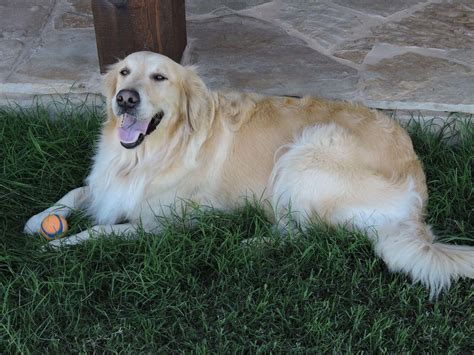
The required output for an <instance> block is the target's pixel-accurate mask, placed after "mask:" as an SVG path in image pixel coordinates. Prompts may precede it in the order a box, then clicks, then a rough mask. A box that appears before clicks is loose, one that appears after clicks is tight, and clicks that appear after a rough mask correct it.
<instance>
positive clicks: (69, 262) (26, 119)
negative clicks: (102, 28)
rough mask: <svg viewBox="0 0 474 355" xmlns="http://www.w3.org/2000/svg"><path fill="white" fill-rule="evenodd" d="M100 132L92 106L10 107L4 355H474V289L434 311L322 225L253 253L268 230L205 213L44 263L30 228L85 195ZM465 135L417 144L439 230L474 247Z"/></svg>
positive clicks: (0, 194)
mask: <svg viewBox="0 0 474 355" xmlns="http://www.w3.org/2000/svg"><path fill="white" fill-rule="evenodd" d="M99 120H100V115H98V114H96V113H94V112H88V111H87V109H86V108H82V110H77V111H75V112H72V113H71V112H69V113H64V114H62V115H59V116H57V117H56V118H55V120H54V122H53V121H51V120H50V119H49V117H48V114H47V112H45V110H43V109H42V108H38V109H37V110H34V111H30V112H22V111H18V110H17V111H12V110H5V109H3V110H2V109H0V157H2V160H3V161H4V163H3V165H2V170H1V172H0V226H1V228H0V234H1V240H0V285H1V289H0V292H1V298H0V301H1V321H0V353H16V352H22V353H29V352H37V353H49V352H52V353H59V352H68V353H69V352H88V353H92V352H98V353H103V352H128V353H138V352H178V351H187V352H189V351H195V352H228V351H231V350H232V351H239V350H240V351H246V350H247V351H248V350H250V351H252V352H254V351H257V350H259V351H262V352H268V351H278V352H290V351H291V352H303V351H311V352H356V351H357V352H360V351H367V352H375V351H377V352H402V351H407V352H434V353H440V352H441V353H446V352H447V351H449V352H453V353H454V352H466V353H468V352H469V353H470V352H472V351H473V350H474V306H473V304H474V303H473V301H474V283H473V282H472V281H469V280H465V281H461V282H457V283H456V284H455V285H454V287H452V289H451V290H450V292H449V293H448V294H445V295H444V296H443V297H441V299H439V301H438V302H436V303H433V302H430V301H429V300H428V295H427V292H426V291H425V290H424V289H423V288H422V287H421V286H419V285H412V284H411V283H410V281H409V279H408V278H407V277H405V276H403V275H399V274H390V273H389V272H388V271H387V269H386V267H385V265H384V264H383V262H382V261H381V260H379V259H378V258H376V257H375V256H374V254H373V252H372V249H371V246H370V243H369V242H368V241H367V240H366V239H365V238H364V237H363V236H362V235H355V234H353V233H349V232H346V231H344V230H342V229H331V228H328V227H325V226H314V227H313V228H311V229H310V230H308V231H307V232H305V233H304V235H303V236H302V237H301V238H297V239H293V240H291V241H288V242H285V241H282V240H278V238H276V240H275V242H274V243H272V244H271V245H270V244H269V245H263V246H260V247H259V246H250V247H249V246H244V245H242V243H241V241H242V240H243V239H245V238H249V237H263V236H266V235H268V234H269V228H270V226H269V224H268V222H267V221H266V220H265V218H264V217H263V215H262V212H261V210H260V209H259V208H258V207H255V206H252V205H250V204H249V205H248V206H247V207H246V208H244V209H241V210H239V211H235V212H234V213H231V214H226V213H221V212H218V211H211V212H207V213H204V212H202V213H200V214H199V215H198V223H197V227H196V228H193V229H192V230H188V229H186V228H185V227H184V224H183V223H180V221H179V220H176V221H174V222H173V223H169V224H168V225H167V228H166V230H165V232H164V233H163V234H162V235H148V234H146V233H141V235H140V236H139V238H138V239H137V240H123V239H120V238H110V239H107V240H105V239H102V240H95V241H91V242H89V243H87V244H84V245H80V246H78V247H75V248H69V249H63V250H60V251H58V252H53V251H46V252H42V251H40V248H41V246H42V245H43V244H44V242H43V241H42V240H40V238H39V237H38V238H31V237H26V236H24V235H23V234H22V228H23V225H24V222H25V221H26V220H27V218H28V217H29V216H31V215H32V214H34V213H37V212H39V211H40V210H42V209H43V208H45V207H47V206H48V205H50V204H51V203H52V202H54V201H56V200H57V199H58V198H60V197H61V196H62V195H63V194H64V193H65V192H67V191H69V190H70V189H72V188H74V187H77V186H79V185H81V184H82V182H83V179H84V177H85V175H86V174H87V172H88V167H89V165H90V158H91V154H92V147H93V146H94V141H95V139H96V136H97V132H98V130H99V128H100V123H99ZM464 121H465V122H464V124H458V129H459V132H458V133H455V131H453V130H452V124H447V125H446V126H445V127H443V129H442V131H441V133H429V131H430V130H429V129H427V128H422V127H421V126H420V125H417V124H414V125H412V127H411V128H410V132H411V135H412V137H413V140H414V144H415V147H416V150H417V152H418V153H419V154H420V155H421V157H422V159H423V162H424V164H425V167H426V170H427V175H428V185H429V190H430V194H431V196H430V204H429V216H428V217H427V219H428V221H429V223H431V224H433V225H434V228H435V230H436V231H437V233H438V234H439V235H440V236H441V237H442V238H443V239H445V240H448V241H449V242H453V243H469V244H471V245H473V244H474V219H473V206H474V201H473V179H472V167H473V157H474V122H473V121H472V120H470V119H469V118H467V119H465V120H464ZM453 135H456V136H455V137H454V138H453V137H450V136H453ZM453 140H455V141H457V143H456V144H452V143H451V142H452V141H453ZM71 222H72V229H73V230H75V231H77V230H79V228H81V226H82V227H84V225H87V220H85V219H84V218H82V217H81V216H75V218H72V220H71Z"/></svg>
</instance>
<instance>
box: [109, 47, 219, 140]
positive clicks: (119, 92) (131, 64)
mask: <svg viewBox="0 0 474 355" xmlns="http://www.w3.org/2000/svg"><path fill="white" fill-rule="evenodd" d="M104 83H105V94H106V96H107V109H108V116H109V117H108V119H109V120H110V122H111V123H112V124H113V125H114V127H115V128H116V134H117V136H118V138H119V140H120V143H121V144H122V146H123V147H125V148H127V149H132V148H135V147H137V146H139V145H140V144H141V143H142V142H143V141H145V140H146V139H147V136H148V135H152V134H153V133H154V131H155V130H160V129H163V130H166V129H168V130H171V129H173V130H174V131H176V130H177V128H178V127H179V128H183V130H185V131H186V132H193V131H197V130H199V129H200V128H201V127H202V126H203V125H204V124H205V122H206V121H207V120H208V119H209V117H206V116H209V107H210V103H209V100H210V99H209V92H208V90H207V88H206V86H205V85H204V83H203V82H202V80H201V79H200V78H199V77H198V76H197V74H196V73H195V71H194V69H193V68H186V67H183V66H181V65H179V64H177V63H176V62H174V61H172V60H171V59H169V58H167V57H165V56H163V55H160V54H157V53H153V52H137V53H133V54H130V55H129V56H127V57H126V58H125V59H123V60H121V61H119V62H118V63H116V64H114V65H113V66H112V67H111V68H110V70H109V71H108V73H107V74H106V75H105V78H104ZM181 126H183V127H181Z"/></svg>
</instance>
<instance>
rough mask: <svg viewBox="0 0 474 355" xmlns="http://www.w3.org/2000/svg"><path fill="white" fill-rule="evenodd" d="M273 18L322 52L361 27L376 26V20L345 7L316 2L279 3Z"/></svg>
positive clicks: (283, 1) (285, 1) (378, 21)
mask: <svg viewBox="0 0 474 355" xmlns="http://www.w3.org/2000/svg"><path fill="white" fill-rule="evenodd" d="M277 18H278V20H279V21H282V22H283V23H286V24H288V25H290V26H291V27H292V28H294V29H295V30H297V31H299V32H300V33H302V34H304V35H306V36H308V37H310V38H311V39H313V40H314V41H316V42H317V43H318V44H319V45H320V46H322V47H323V48H325V49H329V48H331V47H333V46H335V45H337V44H339V43H341V42H343V41H344V40H345V39H346V38H348V37H353V36H354V35H355V34H357V33H359V31H360V29H361V28H365V27H367V26H370V25H376V24H379V23H380V20H379V19H375V18H372V17H370V16H367V15H365V14H362V13H358V12H355V11H353V10H351V9H349V8H347V9H344V8H343V7H340V6H336V5H334V4H331V3H326V2H316V1H301V2H296V1H294V0H282V4H281V6H280V7H279V10H278V15H277Z"/></svg>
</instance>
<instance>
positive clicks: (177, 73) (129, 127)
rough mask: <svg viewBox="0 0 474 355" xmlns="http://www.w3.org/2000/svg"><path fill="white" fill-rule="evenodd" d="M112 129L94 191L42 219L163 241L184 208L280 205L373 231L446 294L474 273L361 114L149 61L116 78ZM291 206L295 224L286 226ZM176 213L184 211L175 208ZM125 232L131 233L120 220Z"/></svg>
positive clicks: (300, 219)
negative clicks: (164, 224) (427, 216)
mask: <svg viewBox="0 0 474 355" xmlns="http://www.w3.org/2000/svg"><path fill="white" fill-rule="evenodd" d="M104 82H105V88H106V96H107V111H108V115H107V120H106V122H105V124H104V127H103V129H102V134H101V137H100V141H99V144H98V150H97V154H96V155H95V158H94V163H93V168H92V171H91V173H90V175H89V177H88V178H87V181H86V186H85V187H80V188H77V189H75V190H73V191H71V192H69V193H68V194H66V195H65V196H64V197H63V198H62V199H61V200H59V201H58V202H57V203H56V204H55V205H54V206H52V207H51V208H49V209H47V210H46V211H44V212H41V213H39V214H38V215H36V216H33V217H32V218H31V219H30V220H29V221H28V222H27V224H26V226H25V231H26V232H28V233H36V232H38V231H39V229H40V223H41V221H42V219H43V218H44V217H45V216H46V215H47V214H48V213H51V212H53V211H54V212H55V213H58V214H61V215H63V216H65V217H66V216H68V215H69V213H70V211H71V209H85V210H87V212H88V213H89V214H90V215H91V216H92V217H93V218H94V219H95V221H96V223H97V226H95V227H93V228H92V229H91V230H88V231H84V232H82V233H79V234H76V235H73V236H70V237H68V238H64V239H62V240H55V241H52V242H51V244H52V245H56V246H57V245H62V244H66V245H68V244H76V243H78V242H81V241H83V240H86V239H88V238H90V237H91V236H93V235H94V234H107V233H112V232H114V233H130V232H132V233H133V231H134V229H135V228H136V226H137V224H139V223H141V224H142V226H143V227H144V228H145V229H146V230H156V231H159V223H158V222H157V219H156V215H157V214H158V215H161V216H166V215H167V214H170V213H171V207H170V206H175V204H176V202H177V201H178V202H179V201H186V200H188V201H194V202H196V203H199V204H203V205H211V206H213V207H215V208H221V209H231V208H235V207H238V206H239V205H241V204H243V203H244V201H245V199H244V198H243V196H250V195H256V196H261V197H263V199H265V200H268V201H270V202H272V205H273V209H272V208H269V210H268V215H269V218H272V219H274V220H275V221H277V223H279V224H280V225H281V227H283V228H286V227H288V226H287V224H288V223H293V222H295V223H300V224H303V225H304V224H305V223H308V221H316V220H318V219H322V220H324V221H326V222H327V223H330V224H333V225H339V224H344V225H346V226H347V227H349V228H357V229H360V230H363V231H365V232H366V233H367V234H368V236H369V238H371V240H372V241H373V243H374V247H375V251H376V253H377V254H378V255H379V256H380V257H381V258H382V259H383V260H384V261H385V263H386V264H387V265H388V267H389V269H390V270H392V271H402V272H405V273H407V274H409V275H410V276H411V277H412V279H413V280H414V281H420V282H422V283H423V284H424V285H425V286H426V287H428V288H429V289H430V292H431V296H432V297H434V296H437V295H438V294H439V293H440V292H441V291H442V290H443V289H447V288H448V287H449V286H450V283H451V281H452V280H454V279H457V278H458V277H469V278H473V277H474V248H473V247H469V246H454V245H448V244H442V243H437V242H436V241H435V236H434V235H433V234H432V232H431V231H430V228H429V227H428V226H427V225H426V224H425V223H424V221H423V214H424V208H425V206H426V202H427V198H428V196H427V189H426V183H425V175H424V173H423V169H422V166H421V164H420V161H419V160H418V158H417V156H416V154H415V152H414V150H413V147H412V143H411V141H410V138H409V136H408V135H407V133H406V132H405V130H404V129H402V128H401V127H400V126H399V125H398V124H397V123H396V122H394V121H393V120H391V119H389V118H388V117H386V116H384V115H383V114H381V113H378V112H376V111H372V110H369V109H367V108H365V107H362V106H360V105H357V104H351V103H345V102H331V101H324V100H319V99H314V98H309V97H305V98H302V99H295V98H288V97H265V96H259V95H254V94H246V93H234V92H231V93H223V92H211V91H209V90H208V89H207V88H206V86H205V85H204V83H203V81H202V80H201V79H200V78H199V77H198V75H197V74H196V73H195V71H194V70H193V68H187V67H183V66H181V65H179V64H177V63H175V62H173V61H172V60H170V59H168V58H167V57H165V56H162V55H159V54H156V53H151V52H139V53H134V54H131V55H129V56H128V57H127V58H125V59H124V60H122V61H120V62H118V63H117V64H115V65H113V66H112V67H111V69H110V71H109V72H108V74H107V75H106V76H105V80H104ZM289 206H291V211H292V217H293V218H292V219H291V220H293V222H292V221H289V219H287V218H284V217H285V216H288V209H289ZM178 210H179V208H178ZM121 222H127V223H125V224H118V223H121Z"/></svg>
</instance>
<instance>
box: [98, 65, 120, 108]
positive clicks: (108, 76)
mask: <svg viewBox="0 0 474 355" xmlns="http://www.w3.org/2000/svg"><path fill="white" fill-rule="evenodd" d="M102 86H103V92H104V95H105V97H106V98H107V100H111V99H113V96H114V95H115V91H116V89H117V64H112V65H110V66H109V67H108V68H107V73H105V75H104V76H103V77H102Z"/></svg>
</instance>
